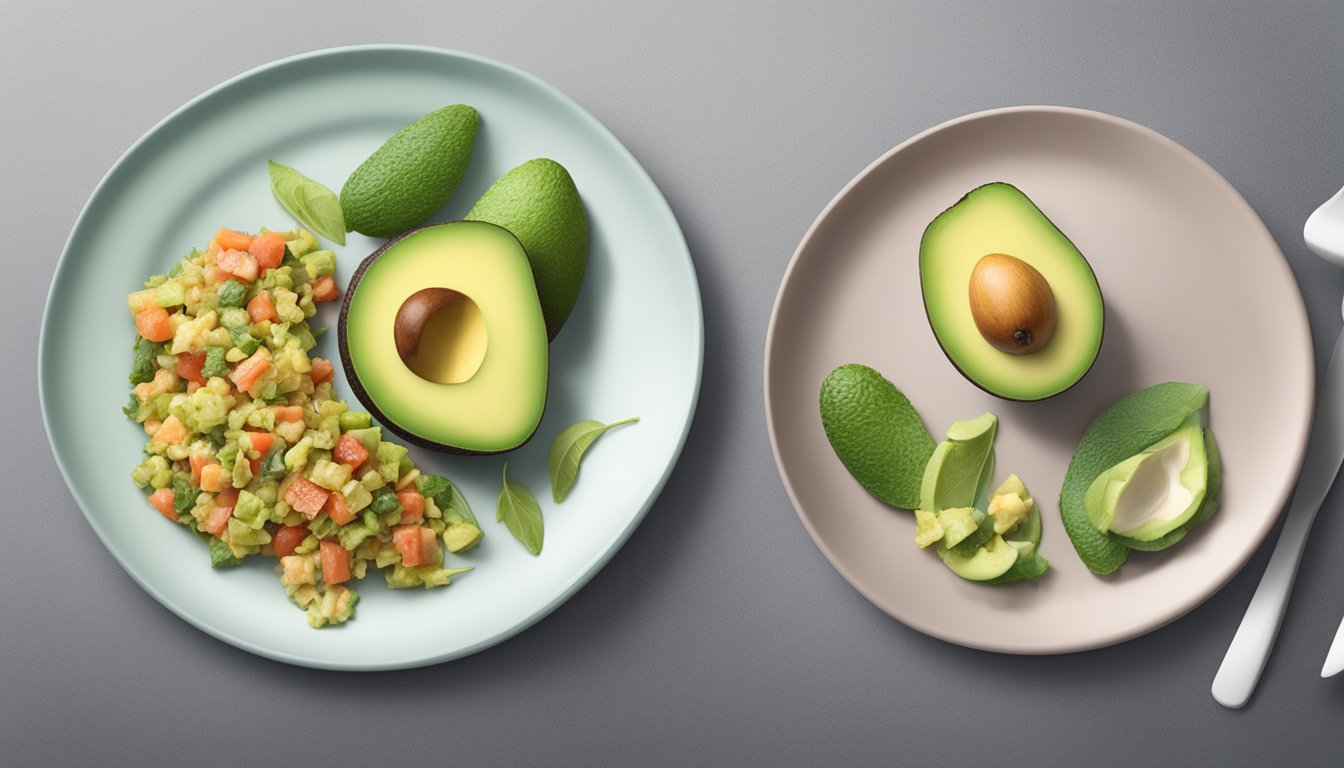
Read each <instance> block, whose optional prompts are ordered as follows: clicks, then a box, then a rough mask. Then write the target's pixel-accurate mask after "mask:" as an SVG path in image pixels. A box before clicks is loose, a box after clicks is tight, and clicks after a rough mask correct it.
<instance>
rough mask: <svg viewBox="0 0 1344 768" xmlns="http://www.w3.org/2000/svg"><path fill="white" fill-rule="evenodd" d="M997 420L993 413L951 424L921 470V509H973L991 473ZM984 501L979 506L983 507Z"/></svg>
mask: <svg viewBox="0 0 1344 768" xmlns="http://www.w3.org/2000/svg"><path fill="white" fill-rule="evenodd" d="M998 423H999V420H998V419H997V418H996V417H995V416H994V414H992V413H986V414H982V415H980V416H977V417H976V418H974V419H966V420H964V421H957V422H953V424H952V426H950V427H948V429H947V438H948V439H947V440H944V441H943V442H941V443H939V444H938V447H937V448H936V449H934V452H933V455H932V456H930V457H929V462H928V464H927V465H926V466H925V468H924V475H923V479H922V481H921V483H920V506H921V507H923V508H924V509H934V510H942V509H950V508H953V507H973V506H976V501H977V500H978V499H979V498H980V497H981V496H982V495H986V490H985V489H987V488H988V486H989V478H990V476H991V475H992V474H993V473H994V436H995V434H996V433H997V431H998ZM987 504H988V501H987V500H986V501H985V502H984V503H983V504H981V505H980V506H986V505H987Z"/></svg>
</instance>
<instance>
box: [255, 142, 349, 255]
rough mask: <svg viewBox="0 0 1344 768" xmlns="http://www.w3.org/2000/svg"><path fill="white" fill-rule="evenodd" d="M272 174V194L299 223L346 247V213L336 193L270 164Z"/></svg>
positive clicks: (291, 170) (272, 162) (288, 170)
mask: <svg viewBox="0 0 1344 768" xmlns="http://www.w3.org/2000/svg"><path fill="white" fill-rule="evenodd" d="M266 165H267V167H269V168H270V171H271V192H272V193H274V194H275V199H276V200H279V201H280V205H283V206H284V207H285V210H286V211H289V214H290V215H291V216H293V217H294V218H296V219H298V220H299V223H300V224H302V225H304V226H305V227H307V228H309V229H311V230H313V231H314V232H316V233H317V234H319V235H321V236H322V237H325V238H326V239H328V240H331V241H333V242H336V243H339V244H340V245H345V214H344V213H343V212H342V211H341V200H340V198H338V197H336V193H335V192H332V191H331V190H330V189H327V188H326V187H324V186H322V185H321V184H319V183H317V182H316V181H313V180H312V179H310V178H308V177H307V176H304V175H303V174H302V173H299V172H298V171H296V170H294V169H293V168H290V167H289V166H287V165H281V164H279V163H277V162H275V161H274V160H267V161H266Z"/></svg>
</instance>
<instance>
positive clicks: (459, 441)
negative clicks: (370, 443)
mask: <svg viewBox="0 0 1344 768" xmlns="http://www.w3.org/2000/svg"><path fill="white" fill-rule="evenodd" d="M407 324H410V327H406V326H407ZM417 325H418V327H416V326H417ZM337 329H338V333H339V340H340V349H341V361H342V363H343V364H344V366H345V371H346V374H347V378H348V379H349V381H350V386H351V388H352V389H354V391H355V395H356V396H357V397H358V398H359V400H360V401H361V402H363V403H364V405H365V406H366V407H367V408H368V409H369V411H370V412H371V413H372V414H373V415H374V416H375V417H377V419H378V420H379V421H380V422H382V424H383V426H384V427H387V428H388V429H391V430H392V431H394V432H396V433H397V434H399V435H401V436H402V437H404V438H405V439H407V440H409V441H411V442H413V443H416V444H418V445H422V446H425V447H427V448H433V449H435V450H442V451H447V452H451V453H499V452H502V451H508V450H512V449H513V448H517V447H518V446H520V445H522V444H523V443H525V442H527V440H528V439H529V438H530V437H531V436H532V434H533V432H535V431H536V428H537V425H538V424H539V423H540V422H541V416H542V412H543V411H544V410H545V405H546V389H547V375H548V366H549V358H548V355H549V350H548V346H547V339H546V324H545V321H544V320H543V318H542V314H541V305H540V304H539V302H538V301H537V292H536V287H535V284H534V283H533V281H532V270H531V267H530V265H529V264H528V261H527V256H526V255H525V254H524V253H523V249H522V246H520V245H519V244H518V241H517V240H516V239H515V238H514V237H513V235H511V234H509V233H508V232H507V231H506V230H504V229H501V228H499V227H496V226H494V225H493V224H486V223H483V222H474V221H459V222H452V223H448V224H435V225H432V226H428V227H423V228H420V229H416V230H412V231H410V232H407V233H406V234H404V235H402V236H401V237H399V238H397V239H395V240H392V241H390V242H389V243H387V244H386V245H384V246H383V247H382V248H380V249H378V250H377V251H375V252H374V253H373V254H372V255H371V256H369V257H368V258H367V259H365V260H364V262H363V263H362V264H361V265H360V267H359V269H358V270H357V271H356V272H355V275H354V276H353V277H352V278H351V282H350V287H349V288H348V289H347V291H346V295H345V301H344V303H343V304H342V306H341V314H340V318H339V321H338V324H337ZM410 337H414V338H410Z"/></svg>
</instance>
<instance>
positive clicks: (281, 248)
mask: <svg viewBox="0 0 1344 768" xmlns="http://www.w3.org/2000/svg"><path fill="white" fill-rule="evenodd" d="M247 252H248V253H250V254H252V257H253V258H255V259H256V260H257V266H259V267H261V268H262V269H275V268H276V267H278V266H280V262H282V261H284V260H285V238H283V237H281V236H280V235H279V233H276V232H267V233H266V234H264V235H257V236H256V237H254V238H252V243H251V244H250V245H248V247H247Z"/></svg>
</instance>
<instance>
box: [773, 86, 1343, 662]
mask: <svg viewBox="0 0 1344 768" xmlns="http://www.w3.org/2000/svg"><path fill="white" fill-rule="evenodd" d="M1016 114H1053V115H1066V116H1070V117H1081V118H1086V119H1090V120H1095V121H1098V122H1101V123H1105V124H1108V125H1111V126H1113V127H1118V128H1121V129H1124V130H1126V131H1129V132H1131V133H1135V134H1137V135H1139V136H1140V137H1142V138H1144V139H1146V140H1148V141H1152V142H1155V143H1157V144H1159V145H1163V146H1165V147H1166V148H1167V149H1169V150H1172V151H1174V153H1175V154H1176V156H1178V157H1180V158H1182V159H1183V160H1184V161H1185V162H1186V163H1187V164H1188V165H1189V166H1190V167H1192V168H1193V169H1195V170H1196V171H1198V172H1200V173H1201V174H1203V175H1204V176H1205V177H1206V178H1209V179H1210V180H1211V181H1212V182H1213V183H1214V184H1215V185H1219V186H1221V187H1223V188H1224V189H1225V190H1226V191H1228V192H1230V193H1231V194H1232V199H1233V200H1234V201H1235V204H1236V205H1238V206H1239V207H1240V208H1241V209H1242V210H1243V212H1244V213H1247V214H1249V215H1250V217H1251V219H1252V220H1253V221H1254V225H1255V226H1256V227H1257V228H1258V231H1259V234H1260V235H1261V236H1262V238H1263V240H1264V242H1265V243H1266V244H1268V245H1269V246H1270V247H1271V248H1272V249H1273V252H1274V253H1275V254H1277V255H1278V257H1279V258H1278V259H1276V260H1275V265H1276V268H1277V269H1279V270H1280V271H1281V272H1282V274H1283V275H1284V276H1285V277H1286V278H1287V279H1288V281H1289V283H1290V284H1291V285H1292V286H1294V287H1296V288H1297V290H1296V291H1294V292H1293V296H1294V297H1295V298H1296V301H1294V302H1292V306H1291V307H1285V308H1284V310H1285V311H1289V312H1292V313H1293V314H1294V315H1295V316H1296V318H1297V321H1298V323H1299V324H1300V325H1301V327H1303V328H1305V329H1306V334H1307V346H1308V348H1309V349H1312V350H1313V351H1314V349H1315V343H1314V341H1313V339H1312V338H1311V325H1310V323H1309V321H1308V317H1307V310H1306V303H1305V301H1304V300H1303V298H1302V291H1301V286H1300V285H1299V284H1298V282H1297V278H1296V277H1295V276H1294V275H1293V273H1292V269H1291V267H1290V266H1289V265H1288V260H1287V258H1286V257H1284V255H1283V249H1282V248H1280V247H1279V244H1278V242H1277V241H1276V240H1275V239H1274V236H1273V234H1272V233H1271V232H1270V231H1269V228H1268V227H1267V226H1266V225H1265V222H1264V220H1263V219H1262V218H1261V217H1260V214H1259V213H1257V212H1256V211H1255V209H1254V208H1253V207H1252V206H1251V204H1250V203H1249V202H1248V201H1247V200H1246V198H1245V197H1244V196H1243V195H1242V194H1241V192H1240V191H1239V190H1237V188H1236V187H1235V186H1233V184H1232V182H1230V181H1228V180H1227V178H1226V177H1225V176H1223V175H1222V174H1221V173H1219V171H1218V170H1217V169H1216V168H1214V167H1213V166H1212V165H1211V164H1209V162H1208V161H1207V160H1205V159H1204V158H1202V157H1200V156H1199V155H1197V154H1195V153H1194V152H1193V151H1192V150H1190V149H1189V148H1187V147H1186V146H1184V145H1183V144H1181V143H1179V142H1177V141H1175V140H1174V139H1172V138H1170V137H1169V136H1166V135H1165V134H1162V133H1160V132H1158V131H1156V130H1154V129H1152V128H1149V127H1147V126H1145V125H1142V124H1140V123H1137V122H1135V121H1133V120H1129V119H1126V118H1123V117H1118V116H1116V115H1112V114H1109V113H1106V112H1100V111H1097V110H1092V109H1085V108H1082V107H1069V106H1062V105H1048V104H1025V105H1018V106H1007V107H996V108H993V109H986V110H981V111H977V112H971V113H968V114H964V115H961V116H958V117H954V118H952V119H950V120H945V121H943V122H941V123H938V124H936V125H934V126H932V127H930V128H926V129H924V130H922V131H920V132H919V133H916V134H915V135H913V136H911V137H910V138H908V139H905V140H904V141H902V142H900V143H899V144H897V145H896V146H894V147H892V148H891V149H889V150H887V151H886V152H883V153H882V154H881V155H880V156H879V157H878V158H877V159H875V160H873V161H872V162H870V163H868V165H866V166H865V167H864V168H863V169H862V170H861V171H859V173H858V174H857V175H855V176H854V177H853V178H852V179H850V180H849V181H848V182H847V183H846V184H845V185H844V186H843V187H842V188H841V189H840V191H839V192H837V193H836V194H835V196H834V197H833V198H831V200H830V202H828V203H827V204H826V205H825V207H823V208H822V210H821V212H820V213H818V214H817V217H816V219H814V220H813V222H812V224H811V225H810V226H809V227H808V228H807V231H806V232H805V233H804V234H803V237H802V240H800V241H799V243H798V247H797V248H796V249H794V252H793V255H792V256H791V257H790V258H789V263H788V266H787V267H785V270H784V275H783V277H782V278H781V279H780V284H779V290H778V291H777V292H776V294H775V302H774V306H773V307H772V308H771V311H770V323H769V326H768V327H767V329H766V336H765V364H764V372H763V377H762V378H763V384H764V392H765V423H766V431H767V432H768V434H769V437H770V450H771V453H772V455H773V456H774V460H775V470H776V471H777V472H778V473H779V477H780V480H781V481H782V482H783V484H784V490H785V492H786V493H787V494H788V497H789V502H790V504H792V506H793V510H794V513H795V514H796V515H797V516H798V519H799V520H800V521H801V522H802V524H803V527H804V528H805V529H806V530H807V534H808V536H809V538H811V539H812V543H813V544H814V545H816V547H817V549H819V550H821V553H822V555H823V556H825V558H826V561H827V562H828V563H830V565H831V567H832V568H833V569H835V571H836V572H837V573H839V574H840V576H841V578H843V579H844V580H845V582H846V583H848V584H849V586H850V587H852V588H853V589H854V590H855V591H857V592H858V593H859V594H861V595H862V596H863V597H864V599H866V600H867V601H868V602H869V603H871V604H872V605H873V606H875V607H876V608H878V609H879V610H881V611H882V612H883V613H886V614H887V615H888V616H890V617H892V618H893V619H896V620H897V621H899V622H901V623H902V624H904V625H905V626H907V627H909V628H911V629H914V630H916V631H918V632H920V633H922V634H925V635H928V636H930V637H934V638H937V639H939V640H942V641H944V642H947V643H952V644H954V645H960V646H963V647H966V648H974V649H977V650H981V651H990V652H995V653H1005V654H1014V655H1053V654H1067V653H1078V652H1082V651H1090V650H1095V649H1098V648H1105V647H1108V646H1112V645H1117V644H1120V643H1124V642H1126V641H1129V640H1133V639H1135V638H1138V637H1141V636H1143V635H1146V634H1148V633H1150V632H1153V631H1155V630H1157V629H1160V628H1161V627H1163V626H1166V625H1167V624H1169V623H1171V622H1173V621H1175V620H1177V619H1179V618H1181V617H1182V616H1185V615H1186V614H1187V613H1189V612H1190V611H1193V610H1194V609H1195V608H1197V607H1199V606H1200V605H1203V604H1204V603H1205V602H1206V601H1207V600H1208V599H1209V598H1211V597H1213V596H1214V595H1215V594H1217V593H1218V592H1219V591H1221V590H1222V588H1223V587H1224V586H1226V585H1227V583H1228V582H1229V581H1231V580H1232V578H1233V577H1234V576H1236V575H1237V574H1238V573H1240V572H1241V570H1242V569H1243V568H1245V566H1246V564H1247V563H1248V562H1250V560H1251V559H1252V558H1253V557H1254V556H1255V554H1256V553H1257V552H1258V551H1259V550H1260V548H1261V547H1262V546H1263V545H1264V541H1265V539H1266V538H1267V537H1268V535H1269V533H1270V531H1272V530H1273V528H1274V526H1275V524H1276V523H1277V522H1278V520H1279V518H1280V517H1281V516H1282V515H1283V509H1284V507H1285V506H1286V505H1287V503H1288V498H1289V496H1290V495H1291V494H1292V491H1293V489H1294V487H1295V486H1296V484H1297V478H1298V475H1299V474H1300V473H1301V469H1302V462H1303V460H1304V459H1305V456H1306V448H1307V438H1308V436H1309V435H1310V432H1311V423H1312V421H1313V419H1314V417H1315V407H1316V375H1315V374H1316V371H1315V359H1314V357H1313V356H1308V358H1307V366H1308V370H1307V371H1306V372H1304V373H1305V375H1304V376H1303V377H1302V379H1303V380H1304V381H1305V383H1306V384H1305V392H1304V393H1303V396H1304V397H1305V399H1306V401H1307V405H1308V407H1307V408H1306V410H1305V413H1304V418H1302V419H1301V420H1300V421H1299V423H1298V424H1296V425H1295V426H1296V432H1297V434H1296V439H1295V443H1296V446H1297V447H1296V449H1295V455H1294V456H1293V458H1292V462H1291V466H1292V467H1293V471H1292V472H1291V473H1289V474H1288V475H1286V477H1285V479H1284V480H1283V481H1282V482H1281V483H1280V487H1279V488H1278V490H1277V493H1276V494H1275V498H1276V501H1275V505H1274V508H1275V509H1277V510H1278V512H1277V513H1276V514H1273V515H1266V516H1265V518H1264V521H1263V522H1262V523H1261V524H1260V526H1259V527H1258V528H1257V529H1255V530H1253V531H1251V534H1252V535H1251V536H1250V537H1248V538H1250V539H1252V540H1254V541H1255V542H1256V543H1255V546H1253V547H1248V548H1247V549H1246V551H1245V553H1244V555H1242V556H1239V557H1238V558H1236V559H1234V560H1233V561H1231V567H1229V568H1227V569H1226V570H1225V572H1224V573H1223V574H1221V575H1220V577H1219V578H1217V579H1214V580H1213V581H1212V582H1210V583H1209V585H1208V586H1207V587H1206V588H1205V589H1202V590H1200V591H1198V592H1196V593H1192V597H1191V599H1189V600H1188V601H1186V603H1185V604H1184V605H1182V606H1180V607H1178V608H1177V609H1175V610H1171V611H1167V612H1165V613H1162V612H1159V613H1157V614H1155V615H1153V616H1151V617H1149V618H1147V619H1145V620H1143V621H1139V622H1136V623H1135V624H1134V625H1132V626H1129V627H1127V628H1125V629H1123V630H1116V631H1113V632H1110V633H1107V634H1104V635H1101V636H1098V637H1096V638H1094V639H1092V640H1089V641H1086V642H1065V643H1054V644H1051V643H1044V644H1039V645H1033V646H1031V647H1024V646H1023V645H1021V644H1015V643H1004V642H996V641H995V640H994V639H993V638H988V639H986V638H976V637H970V636H964V635H961V634H959V633H956V632H947V631H944V630H941V629H939V628H938V627H936V626H934V625H932V624H930V623H928V622H924V621H919V620H917V619H914V618H912V617H911V616H910V615H909V614H908V612H907V611H904V610H902V609H901V607H900V605H899V604H898V603H896V602H893V601H891V600H888V599H886V598H883V597H881V596H879V595H877V594H875V593H873V592H872V591H871V590H869V589H866V588H865V587H864V586H861V580H859V579H858V578H857V574H856V573H855V572H854V571H853V569H851V568H849V567H848V566H847V565H846V564H845V561H844V558H842V557H840V556H838V555H837V553H835V552H834V551H832V549H831V548H830V547H829V546H828V545H827V544H826V543H825V542H824V541H823V540H822V539H821V537H820V536H819V535H818V533H817V531H816V529H815V528H814V527H813V525H812V522H811V520H810V518H809V517H808V515H807V514H806V513H805V512H804V511H803V506H802V504H801V503H800V502H799V501H798V495H797V493H796V491H795V490H794V487H793V481H792V478H791V477H790V476H789V473H788V471H787V470H786V469H785V467H784V461H783V458H782V455H781V452H780V445H779V438H778V435H777V434H776V432H775V417H774V414H775V410H776V406H775V404H774V402H773V397H772V394H771V393H772V389H773V388H772V386H771V371H772V363H773V359H772V358H773V356H774V352H775V345H776V343H777V339H776V334H775V332H776V330H777V328H778V320H779V316H780V306H781V302H782V300H783V298H784V294H785V292H786V291H787V290H788V288H789V284H790V282H791V281H792V280H793V277H794V270H795V267H797V265H798V262H799V260H800V256H801V255H802V254H803V252H804V251H806V250H808V248H809V246H810V244H811V241H812V238H813V237H814V236H815V235H816V234H817V232H818V230H819V229H820V228H821V226H822V224H823V222H824V221H825V220H826V219H827V218H828V217H829V216H830V215H831V212H832V211H833V210H834V209H835V208H837V207H838V206H839V205H841V204H842V203H843V202H844V201H845V200H846V199H847V198H848V197H849V196H850V195H851V194H853V193H854V191H855V190H856V189H857V188H858V187H859V185H861V184H862V183H863V182H864V181H865V180H866V179H867V178H868V177H869V176H870V175H872V174H873V173H875V172H876V171H877V170H878V169H879V168H881V167H882V166H884V165H885V164H887V163H888V162H891V161H892V160H893V159H894V158H895V157H896V156H897V155H899V154H901V153H904V152H908V151H910V150H912V149H913V148H914V147H915V146H917V145H918V144H920V143H922V142H924V141H926V140H928V139H929V138H931V137H933V136H935V135H937V134H940V133H942V132H944V131H946V130H949V129H951V128H954V127H956V126H960V125H963V124H966V123H971V122H976V121H981V120H991V119H995V118H999V117H1003V116H1006V115H1016ZM781 354H783V352H781Z"/></svg>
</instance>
